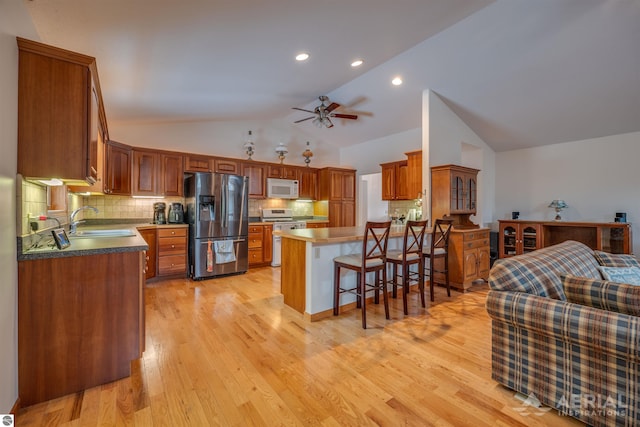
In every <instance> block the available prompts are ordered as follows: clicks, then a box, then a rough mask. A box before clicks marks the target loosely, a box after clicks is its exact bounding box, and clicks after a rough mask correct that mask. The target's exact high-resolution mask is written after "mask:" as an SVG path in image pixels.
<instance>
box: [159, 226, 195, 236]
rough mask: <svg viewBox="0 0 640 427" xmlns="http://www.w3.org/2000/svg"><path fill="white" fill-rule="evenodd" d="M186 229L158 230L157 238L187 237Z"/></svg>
mask: <svg viewBox="0 0 640 427" xmlns="http://www.w3.org/2000/svg"><path fill="white" fill-rule="evenodd" d="M187 230H188V229H187V227H180V228H158V237H160V238H162V237H187Z"/></svg>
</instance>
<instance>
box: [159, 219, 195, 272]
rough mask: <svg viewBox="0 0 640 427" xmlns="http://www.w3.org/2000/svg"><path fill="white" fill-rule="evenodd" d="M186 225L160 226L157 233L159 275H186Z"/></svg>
mask: <svg viewBox="0 0 640 427" xmlns="http://www.w3.org/2000/svg"><path fill="white" fill-rule="evenodd" d="M188 230H189V229H188V228H187V227H160V228H158V230H157V233H158V234H157V235H158V242H157V245H158V246H157V247H158V267H157V268H158V270H157V275H158V276H159V277H166V276H181V277H185V276H186V275H187V233H188Z"/></svg>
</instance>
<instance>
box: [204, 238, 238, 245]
mask: <svg viewBox="0 0 640 427" xmlns="http://www.w3.org/2000/svg"><path fill="white" fill-rule="evenodd" d="M200 240H203V241H202V242H200V244H201V245H207V244H208V242H209V240H212V239H200ZM218 240H224V241H225V242H233V243H242V242H246V241H247V239H233V240H225V239H218Z"/></svg>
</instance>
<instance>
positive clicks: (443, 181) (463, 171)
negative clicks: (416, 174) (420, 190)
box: [431, 165, 479, 227]
mask: <svg viewBox="0 0 640 427" xmlns="http://www.w3.org/2000/svg"><path fill="white" fill-rule="evenodd" d="M478 172H479V170H478V169H472V168H467V167H464V166H458V165H443V166H433V167H432V168H431V218H433V220H435V219H438V218H444V217H445V216H446V217H451V218H453V219H454V225H455V226H458V227H477V225H476V224H474V223H472V222H471V221H470V220H469V216H470V215H475V214H476V211H477V200H478V180H477V177H478Z"/></svg>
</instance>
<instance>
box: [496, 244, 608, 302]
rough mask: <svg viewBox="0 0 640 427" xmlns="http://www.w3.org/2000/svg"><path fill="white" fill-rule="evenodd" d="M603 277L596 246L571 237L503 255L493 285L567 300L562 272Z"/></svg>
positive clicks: (498, 288)
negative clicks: (513, 254) (513, 253)
mask: <svg viewBox="0 0 640 427" xmlns="http://www.w3.org/2000/svg"><path fill="white" fill-rule="evenodd" d="M563 273H564V274H573V275H575V276H583V277H590V278H594V279H596V278H600V277H601V276H600V271H598V263H597V262H596V259H595V258H594V256H593V250H592V249H590V248H589V247H588V246H587V245H585V244H583V243H580V242H576V241H573V240H567V241H565V242H562V243H559V244H557V245H554V246H549V247H546V248H542V249H538V250H537V251H533V252H529V253H527V254H524V255H517V256H514V257H511V258H503V259H499V260H498V261H496V262H495V264H494V265H493V268H492V269H491V272H490V274H489V286H490V287H491V289H494V290H499V291H517V292H526V293H528V294H533V295H539V296H542V297H549V298H553V299H557V300H563V301H564V300H566V299H567V298H566V296H565V294H564V290H563V287H562V281H561V280H560V277H559V274H563Z"/></svg>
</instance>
